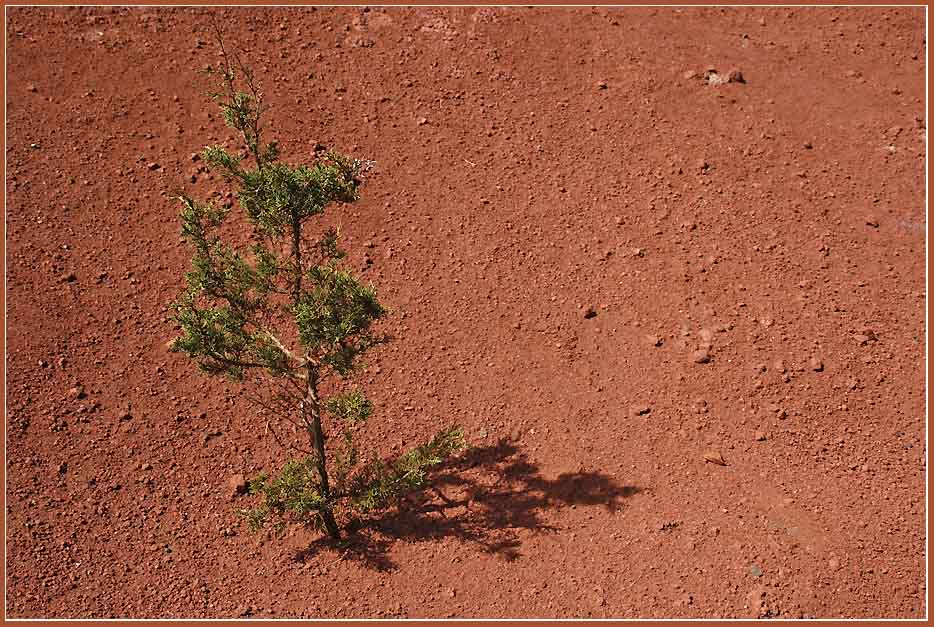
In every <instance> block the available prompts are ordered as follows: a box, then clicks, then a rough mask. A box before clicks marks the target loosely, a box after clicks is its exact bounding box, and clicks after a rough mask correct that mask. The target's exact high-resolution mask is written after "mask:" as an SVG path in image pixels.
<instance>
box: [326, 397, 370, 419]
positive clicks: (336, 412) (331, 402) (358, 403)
mask: <svg viewBox="0 0 934 627" xmlns="http://www.w3.org/2000/svg"><path fill="white" fill-rule="evenodd" d="M325 406H326V407H327V409H328V411H329V412H330V413H331V415H332V416H334V417H335V418H338V419H340V420H342V421H345V422H349V423H359V422H363V421H364V420H366V419H367V418H369V417H370V414H371V413H373V404H372V403H370V401H368V400H367V399H366V397H365V396H363V394H361V393H360V392H359V391H357V390H353V391H351V392H346V393H344V394H338V395H336V396H332V397H331V398H329V399H328V400H327V402H326V403H325Z"/></svg>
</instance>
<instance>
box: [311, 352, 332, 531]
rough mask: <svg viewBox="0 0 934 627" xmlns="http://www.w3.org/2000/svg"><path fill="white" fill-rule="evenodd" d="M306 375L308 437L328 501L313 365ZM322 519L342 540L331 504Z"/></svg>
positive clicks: (319, 408) (328, 488) (326, 473)
mask: <svg viewBox="0 0 934 627" xmlns="http://www.w3.org/2000/svg"><path fill="white" fill-rule="evenodd" d="M306 373H307V374H308V383H307V387H306V390H305V402H304V403H303V405H304V407H303V410H304V411H305V412H306V420H305V424H306V425H307V426H308V435H309V437H310V438H311V441H312V445H313V446H314V447H315V453H316V455H317V457H318V459H317V462H318V463H317V466H318V480H319V482H320V490H321V496H322V497H324V499H325V501H327V500H328V499H330V498H331V486H330V485H329V484H328V468H327V464H326V462H325V457H324V431H323V430H322V429H321V404H320V402H319V400H318V378H317V373H316V372H314V368H313V367H312V366H311V365H309V366H308V368H307V370H306ZM308 417H310V418H311V420H310V422H309V421H308V420H307V418H308ZM321 519H322V520H323V521H324V527H325V529H327V532H328V535H329V536H331V537H332V538H334V539H335V540H340V539H341V533H340V530H339V529H338V527H337V521H336V520H334V513H333V512H332V511H331V505H330V503H327V504H326V505H325V506H324V509H322V510H321Z"/></svg>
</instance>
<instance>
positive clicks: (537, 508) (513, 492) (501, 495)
mask: <svg viewBox="0 0 934 627" xmlns="http://www.w3.org/2000/svg"><path fill="white" fill-rule="evenodd" d="M640 491H641V488H638V487H636V486H631V485H621V484H619V483H618V482H617V481H616V480H615V479H614V478H613V477H611V476H609V475H607V474H604V473H600V472H574V473H564V474H561V475H559V476H558V477H557V478H555V479H546V478H544V477H543V476H542V475H541V473H540V471H539V468H538V466H537V465H536V464H534V463H533V462H531V461H530V460H529V458H528V456H527V455H526V454H525V453H524V452H522V451H520V450H519V448H518V447H517V445H516V444H515V443H514V442H513V441H511V440H508V439H502V440H500V441H499V442H497V443H496V444H494V445H490V446H481V447H474V448H471V449H469V450H467V451H466V452H465V453H463V454H462V455H459V456H457V457H456V458H453V459H450V460H447V461H446V462H444V463H443V464H441V465H440V466H437V467H436V468H435V469H434V470H433V472H432V473H431V476H430V477H429V479H428V481H427V484H426V487H424V488H421V489H420V490H418V491H415V492H412V493H409V494H408V495H406V496H405V497H404V498H403V499H402V501H401V502H400V503H399V505H398V506H396V507H393V508H391V509H389V510H386V511H383V512H377V513H374V514H371V515H369V516H368V517H367V518H365V519H362V520H354V521H351V523H350V524H349V525H348V526H347V527H346V528H345V531H346V532H347V536H346V537H345V539H344V540H343V541H341V542H334V541H333V540H331V539H329V538H327V537H322V538H320V539H318V540H316V541H314V542H312V543H311V545H309V546H308V547H306V548H305V549H302V550H301V551H299V552H298V553H297V554H296V556H295V557H296V559H297V560H299V561H305V560H306V559H309V558H310V557H312V556H313V555H315V554H316V553H317V552H318V551H320V550H322V549H326V548H328V549H332V550H337V551H340V552H341V554H342V556H341V559H344V560H354V561H358V562H360V563H361V564H363V565H365V566H366V567H368V568H373V569H376V570H393V569H395V568H397V564H396V563H395V562H393V561H392V559H391V558H390V557H389V549H390V547H391V546H392V544H393V543H394V542H397V541H400V540H401V541H405V542H421V541H430V540H437V539H441V538H445V537H455V538H458V539H459V540H461V541H463V542H468V543H471V544H474V545H476V546H478V547H479V548H480V549H481V550H482V551H484V552H487V553H491V554H495V555H498V556H500V557H502V558H504V559H506V560H515V559H518V558H519V557H520V555H521V553H520V547H521V544H522V542H521V539H520V532H521V531H522V530H528V531H546V532H547V531H557V529H556V528H555V527H552V526H550V525H548V524H547V523H546V522H545V518H544V515H543V514H544V512H546V511H554V510H555V509H559V508H562V507H567V506H574V505H585V506H602V507H604V508H606V509H607V510H609V511H616V510H618V509H619V508H621V507H622V502H623V500H624V499H626V498H628V497H630V496H633V495H634V494H637V493H639V492H640Z"/></svg>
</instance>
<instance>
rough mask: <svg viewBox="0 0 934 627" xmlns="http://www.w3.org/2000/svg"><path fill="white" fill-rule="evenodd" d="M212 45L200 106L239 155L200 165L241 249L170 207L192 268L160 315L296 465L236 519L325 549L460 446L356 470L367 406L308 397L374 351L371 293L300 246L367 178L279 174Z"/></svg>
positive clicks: (432, 445)
mask: <svg viewBox="0 0 934 627" xmlns="http://www.w3.org/2000/svg"><path fill="white" fill-rule="evenodd" d="M218 41H219V43H220V45H221V52H222V59H223V63H222V66H221V67H220V69H215V70H212V69H211V68H208V70H207V72H208V73H209V74H212V75H214V76H215V77H219V79H220V84H221V89H220V91H218V92H216V93H213V94H211V96H212V98H213V100H214V101H215V102H216V103H217V104H218V105H219V106H220V109H221V111H222V113H223V117H224V120H225V121H226V123H227V125H228V126H230V127H231V128H233V129H234V130H235V131H237V133H238V134H239V137H240V138H242V140H243V142H244V144H245V151H243V152H242V153H241V154H233V153H232V152H230V151H228V150H226V149H224V148H223V147H221V146H216V145H215V146H209V147H207V148H205V149H204V151H203V152H202V158H203V159H204V161H205V162H206V163H207V164H208V165H209V166H210V167H213V168H215V169H216V170H218V171H220V172H221V173H222V174H223V175H224V178H225V180H226V181H228V182H232V183H234V184H235V185H236V188H237V194H236V197H237V201H238V203H239V205H240V207H241V208H242V210H243V211H242V217H243V218H245V220H246V222H247V223H248V225H249V227H250V242H249V244H248V245H245V246H237V245H235V244H230V243H226V242H225V241H223V240H222V237H221V235H220V233H221V231H222V230H223V231H224V232H229V230H228V229H226V228H223V229H222V226H223V225H225V223H226V221H227V219H228V218H230V217H231V213H232V211H231V209H230V207H227V208H223V207H217V206H215V205H213V204H212V203H210V202H201V201H198V200H196V199H194V198H192V197H191V196H189V195H187V194H180V195H179V200H180V202H181V204H182V211H181V222H182V236H183V238H184V239H185V240H187V241H188V242H190V243H191V244H192V245H193V246H194V258H193V260H192V269H191V271H190V272H188V273H187V275H186V280H187V288H186V289H185V290H184V292H183V293H182V294H181V296H180V297H179V298H178V299H177V301H176V302H175V303H174V304H173V309H174V311H175V320H176V321H177V322H178V324H179V326H180V328H181V331H182V333H181V335H180V337H178V338H177V339H176V340H175V342H174V343H173V347H172V348H173V350H174V351H176V352H181V353H186V354H187V355H189V356H190V357H191V358H193V359H195V360H196V361H197V363H198V365H199V367H200V368H201V370H203V371H204V372H205V373H207V374H209V375H223V376H226V377H229V378H230V379H232V380H234V381H238V382H241V383H244V384H248V385H249V386H250V392H251V394H250V398H251V399H252V400H253V401H255V402H256V403H258V404H259V405H261V406H262V407H263V408H265V409H266V410H267V416H270V415H271V416H273V417H274V418H275V420H273V421H267V429H268V430H269V431H270V432H271V433H272V434H273V436H274V437H275V438H276V440H278V441H279V442H280V444H282V445H283V446H286V447H288V448H290V449H292V450H295V451H300V452H301V453H302V457H301V458H297V459H289V460H288V461H287V462H286V463H285V464H284V465H283V466H282V468H281V469H280V470H279V471H278V472H277V473H275V474H274V475H273V476H269V475H268V474H262V475H260V476H259V477H257V478H255V479H254V480H253V481H251V482H250V492H251V493H252V494H258V495H260V496H261V497H262V499H261V503H260V505H259V506H257V507H256V508H254V509H252V510H246V511H243V512H241V513H242V514H243V515H244V516H245V517H246V519H247V520H248V522H249V524H250V527H251V528H252V529H258V528H262V527H263V526H264V525H265V524H266V522H267V521H269V520H270V519H275V523H276V525H277V526H278V527H279V528H281V526H282V525H284V524H286V523H289V522H297V523H302V524H311V525H314V526H315V527H316V528H319V529H322V528H323V530H325V531H326V532H327V533H328V534H329V535H330V536H331V537H332V538H334V539H339V538H340V531H339V526H338V522H337V519H336V516H335V513H339V511H340V510H343V509H350V510H357V511H363V512H365V511H369V510H372V509H374V508H379V507H384V506H386V505H388V504H390V502H391V500H392V499H393V498H395V497H397V496H399V495H400V494H402V493H403V492H404V491H405V490H408V489H411V488H414V487H416V486H419V485H421V484H422V483H423V482H424V481H425V479H426V473H427V470H428V469H429V468H430V467H431V466H433V465H436V464H438V463H440V462H441V460H443V459H444V458H445V457H447V456H449V455H451V454H453V453H455V452H457V451H459V450H461V449H462V448H463V446H464V439H463V434H462V432H461V431H460V429H459V428H457V427H452V428H449V429H446V430H444V431H442V432H441V433H439V434H438V435H437V436H436V437H435V438H434V439H432V440H431V441H430V442H428V443H427V444H425V445H422V446H419V447H417V448H415V449H414V450H412V451H410V452H409V453H407V454H405V455H403V456H401V457H400V458H398V459H396V460H394V461H388V462H387V461H382V460H379V459H376V458H374V459H373V460H372V461H369V462H367V463H360V462H359V459H358V458H359V453H358V451H357V449H356V447H355V445H354V432H355V430H356V429H357V427H358V425H360V424H361V423H362V422H363V421H365V420H366V418H367V417H368V416H369V415H370V413H371V411H372V405H371V404H370V402H369V401H368V400H367V399H366V398H365V397H364V396H363V394H362V393H361V392H360V391H359V390H356V389H349V390H347V391H345V392H343V393H335V394H333V395H331V396H330V397H328V398H325V397H324V396H323V394H322V385H323V383H324V382H325V380H333V379H336V380H337V381H336V384H338V386H339V387H340V385H339V384H340V383H341V381H345V378H346V377H347V376H348V375H350V374H351V373H352V372H353V371H354V370H355V367H357V366H358V365H359V362H358V359H359V358H360V356H361V355H362V354H363V353H365V352H366V351H367V350H368V349H370V348H372V347H374V346H376V345H378V344H380V343H382V342H384V341H385V340H386V337H385V336H383V335H380V334H378V333H376V332H375V330H374V323H375V322H377V321H378V320H380V319H381V318H383V317H384V316H385V315H386V313H387V312H386V310H385V309H384V308H383V306H382V305H381V304H380V303H379V301H378V300H377V297H376V292H375V290H374V289H373V288H372V287H369V286H365V285H363V284H361V283H360V282H359V281H358V280H357V279H356V278H355V277H354V276H353V274H352V273H351V272H350V271H349V270H347V269H346V268H345V267H343V266H342V264H341V259H342V258H343V257H344V256H345V253H344V251H343V250H341V249H340V247H339V246H338V232H337V231H336V230H334V229H326V230H323V232H321V230H320V229H319V233H318V235H317V237H311V238H310V231H312V228H311V227H312V225H311V224H310V223H311V222H312V220H311V219H312V218H315V217H317V216H320V215H321V214H322V213H323V212H324V210H325V208H326V207H327V206H328V205H330V204H331V203H353V202H354V201H356V200H357V198H358V190H359V186H360V184H361V180H360V176H361V174H362V173H363V172H364V171H365V170H366V169H367V168H368V167H369V165H370V164H369V163H367V162H362V161H359V160H354V159H350V158H348V157H345V156H343V155H340V154H337V153H334V152H329V153H327V154H326V155H324V156H323V157H318V156H316V158H315V162H314V164H313V165H311V166H310V167H309V166H305V165H298V166H291V165H287V164H286V163H283V162H282V161H280V160H279V150H278V146H277V144H276V143H275V142H269V143H263V140H262V127H261V124H260V122H261V116H262V114H263V112H264V106H263V99H262V96H261V93H260V91H259V89H258V87H257V84H256V80H255V77H254V74H253V73H252V71H251V70H250V69H249V67H247V66H245V65H244V64H243V63H242V62H241V61H240V59H239V57H238V56H237V55H236V54H232V55H228V53H227V51H226V49H225V48H224V45H223V41H222V40H221V39H220V37H218ZM243 87H245V90H242V89H241V88H243ZM345 387H346V386H345ZM273 422H275V423H276V424H275V425H274V424H273ZM329 429H330V430H339V431H340V432H341V435H342V438H341V443H340V446H339V447H338V448H337V450H335V448H334V447H329V446H328V445H327V442H328V439H327V431H328V430H329ZM296 438H297V441H299V442H305V443H306V444H304V445H301V444H296V443H295V442H296ZM329 462H330V463H329Z"/></svg>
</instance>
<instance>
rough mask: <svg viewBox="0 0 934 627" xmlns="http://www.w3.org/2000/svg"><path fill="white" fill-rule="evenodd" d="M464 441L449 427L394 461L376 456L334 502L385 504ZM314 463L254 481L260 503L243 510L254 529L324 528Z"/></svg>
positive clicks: (354, 508)
mask: <svg viewBox="0 0 934 627" xmlns="http://www.w3.org/2000/svg"><path fill="white" fill-rule="evenodd" d="M465 446H466V442H465V439H464V434H463V431H462V430H461V429H460V428H459V427H451V428H448V429H445V430H444V431H442V432H440V433H438V434H437V435H436V436H435V437H434V438H432V439H431V441H429V442H427V443H425V444H422V445H421V446H418V447H416V448H414V449H412V450H411V451H409V452H408V453H406V454H405V455H402V456H401V457H399V458H398V459H396V460H395V461H384V460H379V459H377V460H373V461H371V462H370V463H368V464H367V465H365V466H364V467H363V468H361V469H359V470H358V471H357V473H356V475H355V476H354V477H353V478H351V479H350V480H349V481H348V482H347V484H346V487H344V488H343V489H340V490H337V491H335V492H334V494H333V499H334V502H333V503H332V505H336V506H338V507H342V508H343V510H344V511H346V512H347V513H350V512H356V513H367V512H370V511H373V510H376V509H381V508H384V507H387V506H388V505H390V504H392V503H393V502H394V501H396V500H398V499H399V498H400V497H402V496H404V495H405V494H406V493H408V492H411V491H412V490H416V489H418V488H420V487H422V486H424V485H425V483H426V481H427V479H428V476H429V472H430V470H431V468H433V467H435V466H437V465H439V464H440V463H442V462H443V461H444V460H445V459H447V458H448V457H450V456H452V455H454V454H456V453H458V452H460V451H462V450H463V449H464V448H465ZM337 465H338V466H339V465H340V464H337ZM315 467H316V462H315V461H314V460H313V459H311V458H306V459H304V460H301V461H296V460H290V461H288V462H286V464H285V465H284V466H283V467H282V470H281V471H280V473H279V475H278V476H277V477H276V478H275V479H273V480H270V479H269V478H268V477H267V476H266V475H261V476H260V477H258V478H257V479H256V480H254V481H253V482H251V484H250V492H251V493H255V494H259V495H260V496H261V497H262V502H261V503H260V504H259V505H258V506H257V507H255V508H253V509H249V510H242V511H241V516H243V517H244V518H245V519H246V520H247V522H248V523H249V525H250V528H251V529H253V530H256V529H261V528H262V527H263V526H264V525H265V524H266V523H267V522H269V521H270V520H275V521H276V522H277V523H278V524H280V525H281V524H283V523H288V522H301V523H303V524H307V525H311V526H314V527H316V528H320V526H321V524H322V523H321V519H320V514H321V512H322V511H324V509H325V508H326V507H327V506H328V505H329V503H328V502H327V500H326V499H324V498H323V497H322V496H321V492H320V484H319V483H318V481H317V478H316V474H315ZM337 474H339V473H337Z"/></svg>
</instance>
